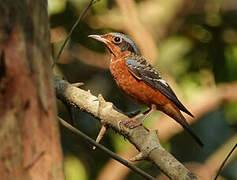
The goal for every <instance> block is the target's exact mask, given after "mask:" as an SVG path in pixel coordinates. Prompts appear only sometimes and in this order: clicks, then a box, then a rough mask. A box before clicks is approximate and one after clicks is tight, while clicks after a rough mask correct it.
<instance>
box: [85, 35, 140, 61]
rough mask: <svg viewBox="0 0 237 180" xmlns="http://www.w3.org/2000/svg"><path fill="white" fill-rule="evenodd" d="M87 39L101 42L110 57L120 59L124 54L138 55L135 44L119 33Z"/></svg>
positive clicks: (92, 36) (91, 36)
mask: <svg viewBox="0 0 237 180" xmlns="http://www.w3.org/2000/svg"><path fill="white" fill-rule="evenodd" d="M88 37H90V38H93V39H96V40H97V41H100V42H103V43H104V44H105V45H106V47H107V48H108V49H109V51H110V53H111V56H114V57H120V56H121V55H123V54H124V53H126V54H131V53H134V54H136V55H140V52H139V50H138V49H137V47H136V45H135V43H134V42H133V41H132V40H131V39H129V38H128V37H127V36H125V35H124V34H121V33H108V34H104V35H89V36H88Z"/></svg>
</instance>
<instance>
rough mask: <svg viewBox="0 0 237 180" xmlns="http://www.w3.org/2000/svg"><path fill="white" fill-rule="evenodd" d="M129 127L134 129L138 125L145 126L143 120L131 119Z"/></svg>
mask: <svg viewBox="0 0 237 180" xmlns="http://www.w3.org/2000/svg"><path fill="white" fill-rule="evenodd" d="M126 126H127V127H128V128H130V129H134V128H136V127H138V126H143V123H142V122H134V121H131V122H129V123H128V124H127V125H126Z"/></svg>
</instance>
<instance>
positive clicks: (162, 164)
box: [55, 77, 197, 180]
mask: <svg viewBox="0 0 237 180" xmlns="http://www.w3.org/2000/svg"><path fill="white" fill-rule="evenodd" d="M55 89H56V95H57V97H58V98H59V99H61V100H62V101H63V102H66V103H68V104H71V105H73V106H75V107H78V108H80V109H81V110H83V111H85V112H88V113H89V114H91V115H92V116H94V117H95V118H97V119H98V120H100V122H101V123H102V125H104V126H106V127H111V128H112V129H114V130H115V131H117V132H118V133H120V134H121V135H123V136H125V137H126V138H127V139H128V140H129V141H130V142H131V143H132V144H133V145H134V146H135V147H136V148H137V149H138V150H139V154H137V155H136V156H135V157H133V158H132V160H143V159H148V160H151V161H153V162H154V163H155V165H157V166H158V168H159V169H161V170H162V171H163V172H164V173H165V174H166V175H167V176H168V177H170V178H171V179H182V180H184V179H187V180H188V179H197V178H196V176H195V175H194V174H193V173H191V172H190V171H189V170H188V169H187V168H186V167H184V166H183V165H182V164H181V163H180V162H179V161H178V160H176V159H175V158H174V157H173V156H172V155H171V154H170V153H168V152H167V151H166V150H165V149H164V148H163V147H162V146H161V145H160V143H159V139H158V132H157V131H148V130H147V129H146V128H144V127H142V126H140V127H137V128H135V129H129V128H126V127H125V126H123V125H122V123H120V122H121V121H123V120H126V119H127V118H128V117H127V116H126V115H124V114H122V113H121V112H119V111H117V110H116V108H114V105H113V104H112V103H111V102H106V101H105V100H104V99H103V97H102V96H101V95H99V96H98V97H96V96H94V95H92V94H91V93H90V92H89V91H85V90H82V89H80V88H77V87H75V86H73V85H71V84H70V83H68V82H67V81H65V80H62V79H61V78H59V77H56V78H55Z"/></svg>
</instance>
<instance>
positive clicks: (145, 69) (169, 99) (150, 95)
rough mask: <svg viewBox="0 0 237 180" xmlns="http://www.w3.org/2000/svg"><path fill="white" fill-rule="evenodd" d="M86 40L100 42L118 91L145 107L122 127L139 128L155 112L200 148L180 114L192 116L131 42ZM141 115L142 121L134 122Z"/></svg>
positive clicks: (108, 37)
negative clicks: (145, 109) (165, 118)
mask: <svg viewBox="0 0 237 180" xmlns="http://www.w3.org/2000/svg"><path fill="white" fill-rule="evenodd" d="M88 37H90V38H93V39H95V40H97V41H100V42H102V43H104V45H105V47H107V48H108V50H109V52H110V57H111V59H110V67H109V69H110V72H111V74H112V76H113V79H114V80H115V82H116V84H117V86H118V87H119V88H120V89H121V90H122V92H123V93H124V94H125V95H126V96H128V97H129V98H131V99H132V100H134V101H135V102H136V103H137V104H140V105H142V106H145V107H148V108H149V109H148V110H147V111H145V112H143V113H140V114H138V115H136V116H135V117H132V118H130V119H128V120H125V121H123V123H124V125H126V126H127V127H129V128H131V129H133V128H136V127H138V126H141V125H143V122H144V121H145V120H146V119H147V118H148V117H149V116H150V115H151V113H152V112H153V111H155V110H159V111H162V112H163V113H165V114H166V115H168V116H169V117H171V118H173V119H174V120H175V121H176V122H178V123H179V124H180V125H181V126H182V127H183V128H184V129H185V130H187V132H188V133H189V134H190V135H191V136H192V137H193V138H194V139H195V140H196V142H197V143H198V144H199V145H200V146H201V147H202V146H203V145H204V144H203V142H202V141H201V139H200V138H199V137H198V136H197V135H196V134H195V133H194V131H193V129H192V128H191V127H190V125H189V124H188V122H187V120H186V119H185V117H184V116H183V115H182V113H181V111H183V112H185V113H186V114H188V115H189V116H191V117H194V116H193V115H192V113H191V112H190V111H188V109H187V108H186V107H185V106H184V105H183V104H182V103H181V102H180V100H179V99H178V98H177V96H176V95H175V93H174V91H173V90H172V89H171V87H170V85H169V84H168V83H167V82H166V81H165V80H164V79H163V78H162V77H161V76H160V74H159V73H158V71H157V70H156V69H155V68H154V67H153V66H152V65H151V64H150V63H149V62H148V61H147V60H146V59H145V58H144V57H143V56H142V55H141V53H140V51H139V49H138V48H137V46H136V44H135V43H134V41H133V40H131V39H130V38H129V37H127V36H126V35H125V34H122V33H118V32H110V33H106V34H102V35H89V36H88ZM142 116H144V118H143V119H142V120H141V121H140V122H137V119H138V118H140V117H142Z"/></svg>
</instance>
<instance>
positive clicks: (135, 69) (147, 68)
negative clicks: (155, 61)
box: [125, 57, 193, 117]
mask: <svg viewBox="0 0 237 180" xmlns="http://www.w3.org/2000/svg"><path fill="white" fill-rule="evenodd" d="M125 64H126V66H127V67H128V69H129V71H130V72H131V74H132V75H133V76H134V77H135V78H137V79H138V80H142V81H144V82H145V83H146V84H147V85H149V86H150V87H152V88H154V89H156V90H158V91H160V92H161V93H162V94H163V95H165V96H166V97H167V98H169V99H170V100H171V101H172V102H173V103H174V104H175V105H176V106H177V107H178V108H179V109H180V110H182V111H183V112H185V113H187V114H188V115H190V116H192V117H193V115H192V114H191V113H190V112H189V111H188V110H187V109H186V108H185V107H184V105H183V104H182V103H181V102H180V101H179V100H178V98H177V96H176V95H175V93H174V91H173V90H172V89H171V88H170V86H169V85H168V83H167V82H166V81H165V80H163V79H162V78H161V76H160V75H159V73H158V72H157V70H156V69H155V68H153V67H152V66H151V65H150V64H148V63H147V62H146V60H145V59H144V58H141V57H140V58H139V59H138V58H137V59H136V60H134V59H127V60H126V63H125Z"/></svg>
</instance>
